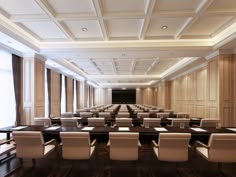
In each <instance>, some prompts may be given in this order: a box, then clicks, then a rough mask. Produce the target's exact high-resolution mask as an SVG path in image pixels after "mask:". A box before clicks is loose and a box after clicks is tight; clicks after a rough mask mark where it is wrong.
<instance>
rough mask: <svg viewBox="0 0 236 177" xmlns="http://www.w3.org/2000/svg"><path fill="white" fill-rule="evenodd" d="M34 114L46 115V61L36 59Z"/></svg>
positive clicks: (37, 115) (38, 115) (36, 115)
mask: <svg viewBox="0 0 236 177" xmlns="http://www.w3.org/2000/svg"><path fill="white" fill-rule="evenodd" d="M34 68H35V74H34V116H35V117H44V115H45V63H44V61H41V60H37V59H35V62H34Z"/></svg>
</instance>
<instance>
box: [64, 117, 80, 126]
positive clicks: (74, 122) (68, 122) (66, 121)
mask: <svg viewBox="0 0 236 177" xmlns="http://www.w3.org/2000/svg"><path fill="white" fill-rule="evenodd" d="M61 125H62V126H63V127H78V121H77V119H76V118H61Z"/></svg>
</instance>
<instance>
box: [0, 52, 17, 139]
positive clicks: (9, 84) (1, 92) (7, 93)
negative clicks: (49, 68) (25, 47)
mask: <svg viewBox="0 0 236 177" xmlns="http://www.w3.org/2000/svg"><path fill="white" fill-rule="evenodd" d="M0 83H1V87H0V115H1V117H0V127H6V126H10V125H14V123H15V121H16V101H15V92H14V84H13V73H12V55H11V54H10V53H7V52H5V51H3V50H0ZM2 138H5V134H2V135H0V139H2Z"/></svg>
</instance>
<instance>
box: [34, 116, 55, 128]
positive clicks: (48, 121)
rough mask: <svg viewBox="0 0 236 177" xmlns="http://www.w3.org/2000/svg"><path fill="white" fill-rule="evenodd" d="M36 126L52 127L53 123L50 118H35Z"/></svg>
mask: <svg viewBox="0 0 236 177" xmlns="http://www.w3.org/2000/svg"><path fill="white" fill-rule="evenodd" d="M34 124H35V125H44V126H51V125H52V122H51V119H50V118H46V117H35V118H34Z"/></svg>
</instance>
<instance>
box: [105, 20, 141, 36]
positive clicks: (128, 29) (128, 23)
mask: <svg viewBox="0 0 236 177" xmlns="http://www.w3.org/2000/svg"><path fill="white" fill-rule="evenodd" d="M106 25H107V29H108V33H109V35H110V37H115V38H120V37H138V35H139V33H140V30H141V25H142V19H117V20H115V19H114V20H107V21H106Z"/></svg>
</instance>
